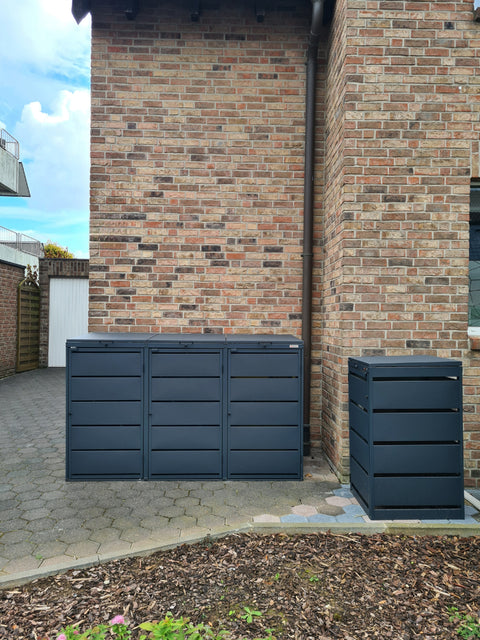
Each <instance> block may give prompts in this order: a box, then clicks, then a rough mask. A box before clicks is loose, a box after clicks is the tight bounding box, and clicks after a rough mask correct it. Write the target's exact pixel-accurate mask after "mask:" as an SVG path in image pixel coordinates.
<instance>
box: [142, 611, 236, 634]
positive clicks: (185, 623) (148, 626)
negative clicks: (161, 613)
mask: <svg viewBox="0 0 480 640" xmlns="http://www.w3.org/2000/svg"><path fill="white" fill-rule="evenodd" d="M139 626H140V629H143V630H144V631H148V632H149V635H148V636H145V635H142V636H140V640H147V638H148V639H151V640H187V639H188V640H207V639H211V640H221V638H224V637H225V636H226V635H227V632H226V631H219V632H217V633H216V632H215V631H214V630H213V629H212V628H211V627H209V626H208V625H205V624H204V623H203V622H201V623H200V624H197V625H193V624H192V623H191V622H190V620H189V618H174V617H173V616H172V614H171V613H167V615H166V616H165V618H164V619H163V620H159V621H158V622H143V623H142V624H141V625H139Z"/></svg>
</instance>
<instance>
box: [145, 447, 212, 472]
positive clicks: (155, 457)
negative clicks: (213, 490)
mask: <svg viewBox="0 0 480 640" xmlns="http://www.w3.org/2000/svg"><path fill="white" fill-rule="evenodd" d="M221 471H222V457H221V454H220V451H152V452H151V453H150V476H162V475H167V476H168V475H170V476H180V475H182V476H192V475H195V476H198V475H207V476H217V477H220V475H221Z"/></svg>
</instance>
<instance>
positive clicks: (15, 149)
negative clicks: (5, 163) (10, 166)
mask: <svg viewBox="0 0 480 640" xmlns="http://www.w3.org/2000/svg"><path fill="white" fill-rule="evenodd" d="M0 149H5V151H8V153H11V154H12V156H14V157H15V158H16V159H17V160H18V159H19V157H20V145H19V144H18V140H15V138H14V137H13V136H11V135H10V134H9V133H8V131H5V129H0Z"/></svg>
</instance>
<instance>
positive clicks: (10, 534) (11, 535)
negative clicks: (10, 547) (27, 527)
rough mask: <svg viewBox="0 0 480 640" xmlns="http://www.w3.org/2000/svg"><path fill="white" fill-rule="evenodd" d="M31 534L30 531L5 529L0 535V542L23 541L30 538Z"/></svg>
mask: <svg viewBox="0 0 480 640" xmlns="http://www.w3.org/2000/svg"><path fill="white" fill-rule="evenodd" d="M31 535H32V534H31V533H30V531H21V530H17V531H7V533H4V534H2V535H1V537H0V542H1V543H2V544H12V543H14V542H24V541H26V540H28V539H29V538H30V536H31Z"/></svg>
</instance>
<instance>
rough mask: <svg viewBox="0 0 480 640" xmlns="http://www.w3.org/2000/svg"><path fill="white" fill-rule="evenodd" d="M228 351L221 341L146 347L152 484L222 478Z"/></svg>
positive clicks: (164, 338) (168, 341) (171, 338)
mask: <svg viewBox="0 0 480 640" xmlns="http://www.w3.org/2000/svg"><path fill="white" fill-rule="evenodd" d="M224 351H225V338H224V337H223V336H221V335H213V334H196V335H189V334H178V333H177V334H164V333H163V334H158V335H155V336H154V337H152V338H151V339H150V340H149V341H148V372H149V374H148V387H149V389H148V441H147V449H148V456H147V463H148V469H147V470H146V476H147V477H148V478H151V479H173V478H176V479H179V478H184V479H185V478H191V479H198V478H204V479H209V478H210V479H215V478H217V479H218V478H222V477H224V470H225V465H224V460H223V458H224V440H225V437H224V427H223V423H224V418H223V409H224V397H225V392H224V379H223V370H224V365H223V360H224Z"/></svg>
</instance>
